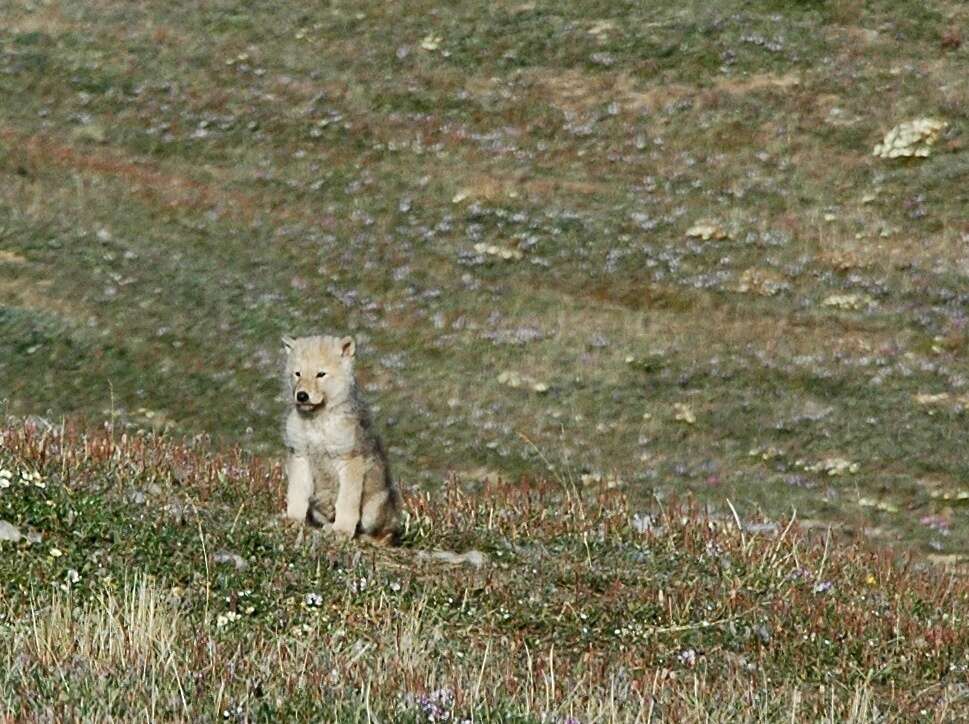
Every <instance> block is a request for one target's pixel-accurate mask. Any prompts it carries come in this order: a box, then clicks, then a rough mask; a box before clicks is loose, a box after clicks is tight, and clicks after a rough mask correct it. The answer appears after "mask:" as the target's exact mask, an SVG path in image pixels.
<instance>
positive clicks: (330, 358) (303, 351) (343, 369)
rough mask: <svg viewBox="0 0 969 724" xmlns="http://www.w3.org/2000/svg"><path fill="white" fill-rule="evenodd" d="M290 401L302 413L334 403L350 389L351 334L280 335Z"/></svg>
mask: <svg viewBox="0 0 969 724" xmlns="http://www.w3.org/2000/svg"><path fill="white" fill-rule="evenodd" d="M283 347H284V348H285V350H286V379H287V381H288V385H289V390H290V401H291V402H292V403H293V404H294V405H295V406H296V408H297V409H298V410H300V411H302V412H312V411H314V410H318V409H323V408H325V407H326V406H327V405H329V406H331V407H332V406H334V405H338V404H340V403H341V402H344V401H346V400H347V398H349V396H350V393H351V390H352V389H353V355H354V353H355V352H356V345H355V344H354V342H353V338H352V337H330V336H315V337H298V338H296V339H294V338H292V337H283Z"/></svg>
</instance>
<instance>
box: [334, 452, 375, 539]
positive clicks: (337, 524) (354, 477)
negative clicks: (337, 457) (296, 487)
mask: <svg viewBox="0 0 969 724" xmlns="http://www.w3.org/2000/svg"><path fill="white" fill-rule="evenodd" d="M368 467H369V466H368V465H367V464H366V463H365V462H364V460H363V458H359V457H357V458H350V459H349V460H341V461H339V463H337V465H336V469H337V477H338V478H339V488H338V490H337V494H336V520H335V521H333V532H335V533H338V534H340V535H344V536H346V537H347V538H352V537H353V536H354V535H355V534H356V532H357V523H359V522H360V501H361V499H362V498H363V476H364V475H365V474H366V472H367V468H368Z"/></svg>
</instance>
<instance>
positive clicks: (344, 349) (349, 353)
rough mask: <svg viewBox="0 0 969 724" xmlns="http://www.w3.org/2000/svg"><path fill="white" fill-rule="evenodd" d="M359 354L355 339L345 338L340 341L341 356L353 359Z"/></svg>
mask: <svg viewBox="0 0 969 724" xmlns="http://www.w3.org/2000/svg"><path fill="white" fill-rule="evenodd" d="M356 352H357V345H356V343H355V342H354V341H353V337H344V338H343V339H341V340H340V354H341V355H342V356H343V357H353V355H354V354H356Z"/></svg>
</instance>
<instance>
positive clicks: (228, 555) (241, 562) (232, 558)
mask: <svg viewBox="0 0 969 724" xmlns="http://www.w3.org/2000/svg"><path fill="white" fill-rule="evenodd" d="M212 560H213V561H215V562H216V563H231V564H232V565H233V566H235V568H236V570H237V571H244V570H246V569H247V568H248V567H249V562H248V561H247V560H246V559H245V558H243V557H242V556H240V555H239V554H238V553H233V552H231V551H226V550H221V551H216V552H215V554H214V555H213V556H212Z"/></svg>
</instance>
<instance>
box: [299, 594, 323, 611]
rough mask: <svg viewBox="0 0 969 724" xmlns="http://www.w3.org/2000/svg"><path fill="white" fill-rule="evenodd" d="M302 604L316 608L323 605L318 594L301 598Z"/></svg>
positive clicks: (321, 598)
mask: <svg viewBox="0 0 969 724" xmlns="http://www.w3.org/2000/svg"><path fill="white" fill-rule="evenodd" d="M303 603H305V604H306V605H307V606H312V607H314V608H317V607H319V606H322V605H323V596H321V595H320V594H318V593H307V594H306V596H305V597H304V598H303Z"/></svg>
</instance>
